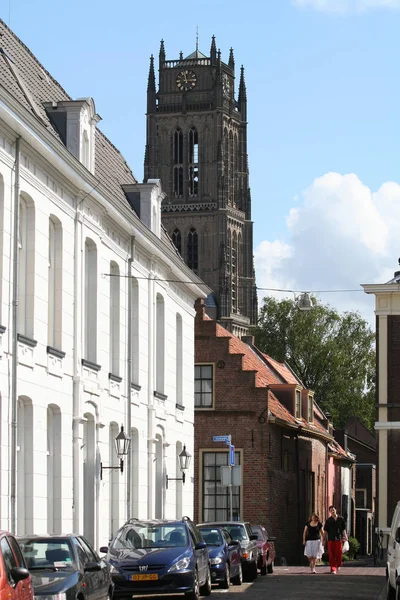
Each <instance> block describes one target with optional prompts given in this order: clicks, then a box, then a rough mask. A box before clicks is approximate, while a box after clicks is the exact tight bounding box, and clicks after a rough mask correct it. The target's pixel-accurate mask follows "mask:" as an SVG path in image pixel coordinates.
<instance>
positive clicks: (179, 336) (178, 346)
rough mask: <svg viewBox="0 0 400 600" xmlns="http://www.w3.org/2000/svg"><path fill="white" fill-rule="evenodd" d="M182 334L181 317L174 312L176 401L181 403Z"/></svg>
mask: <svg viewBox="0 0 400 600" xmlns="http://www.w3.org/2000/svg"><path fill="white" fill-rule="evenodd" d="M182 344H183V335H182V317H181V315H180V314H179V313H176V403H177V404H180V405H181V406H182V405H183V390H182V384H183V364H182V363H183V347H182Z"/></svg>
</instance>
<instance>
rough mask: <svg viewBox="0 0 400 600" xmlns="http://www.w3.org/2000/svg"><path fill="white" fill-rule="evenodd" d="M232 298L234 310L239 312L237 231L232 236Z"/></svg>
mask: <svg viewBox="0 0 400 600" xmlns="http://www.w3.org/2000/svg"><path fill="white" fill-rule="evenodd" d="M231 275H232V279H231V298H232V312H237V236H236V231H234V232H233V236H232V269H231Z"/></svg>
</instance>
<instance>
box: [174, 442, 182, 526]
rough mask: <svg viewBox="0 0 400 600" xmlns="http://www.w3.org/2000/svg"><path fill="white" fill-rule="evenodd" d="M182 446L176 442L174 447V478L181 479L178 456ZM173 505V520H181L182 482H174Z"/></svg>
mask: <svg viewBox="0 0 400 600" xmlns="http://www.w3.org/2000/svg"><path fill="white" fill-rule="evenodd" d="M182 449H183V448H182V444H181V442H176V445H175V473H177V475H175V477H181V476H182V475H181V470H180V464H179V455H180V453H181V452H182ZM175 484H176V485H175V505H176V513H175V518H176V519H181V518H182V513H183V507H182V493H183V488H182V481H179V480H177V481H176V482H175Z"/></svg>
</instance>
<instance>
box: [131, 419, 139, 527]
mask: <svg viewBox="0 0 400 600" xmlns="http://www.w3.org/2000/svg"><path fill="white" fill-rule="evenodd" d="M131 456H132V463H131V473H132V480H131V482H132V496H131V499H132V510H131V514H132V515H137V514H139V512H140V511H139V469H140V461H139V431H138V430H137V429H136V428H135V427H132V428H131Z"/></svg>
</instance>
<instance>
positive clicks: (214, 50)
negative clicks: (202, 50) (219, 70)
mask: <svg viewBox="0 0 400 600" xmlns="http://www.w3.org/2000/svg"><path fill="white" fill-rule="evenodd" d="M210 58H211V64H212V65H215V61H216V60H217V46H216V44H215V35H213V36H212V38H211V48H210Z"/></svg>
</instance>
